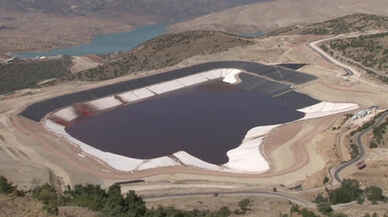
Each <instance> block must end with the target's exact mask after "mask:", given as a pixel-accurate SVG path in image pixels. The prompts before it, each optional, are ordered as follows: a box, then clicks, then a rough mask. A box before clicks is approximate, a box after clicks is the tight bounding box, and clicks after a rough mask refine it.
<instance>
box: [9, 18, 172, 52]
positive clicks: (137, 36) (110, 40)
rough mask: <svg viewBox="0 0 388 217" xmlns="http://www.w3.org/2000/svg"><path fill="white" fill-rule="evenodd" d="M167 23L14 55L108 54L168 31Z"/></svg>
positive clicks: (133, 46)
mask: <svg viewBox="0 0 388 217" xmlns="http://www.w3.org/2000/svg"><path fill="white" fill-rule="evenodd" d="M166 29H167V26H166V25H165V24H155V25H147V26H142V27H138V28H136V29H134V30H133V31H130V32H120V33H113V34H106V35H99V36H96V37H95V38H94V39H93V41H91V42H90V43H87V44H82V45H79V46H73V47H69V48H60V49H53V50H50V51H43V52H39V51H38V52H21V53H16V54H14V56H16V57H20V58H34V57H40V56H56V55H70V56H84V55H88V54H107V53H113V52H118V51H129V50H132V49H133V48H135V47H136V46H138V45H139V44H141V43H143V42H145V41H147V40H150V39H152V38H154V37H157V36H159V35H161V34H163V33H165V32H166Z"/></svg>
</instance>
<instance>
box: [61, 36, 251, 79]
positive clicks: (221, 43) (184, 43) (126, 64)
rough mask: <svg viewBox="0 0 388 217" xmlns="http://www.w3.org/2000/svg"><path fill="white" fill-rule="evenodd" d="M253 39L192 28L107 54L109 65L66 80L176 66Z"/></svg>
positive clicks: (97, 77)
mask: <svg viewBox="0 0 388 217" xmlns="http://www.w3.org/2000/svg"><path fill="white" fill-rule="evenodd" d="M251 44H253V42H252V41H250V40H246V39H242V38H240V37H237V36H234V35H230V34H227V33H223V32H215V31H190V32H183V33H176V34H167V35H163V36H159V37H156V38H154V39H152V40H149V41H147V42H145V43H143V44H141V45H140V46H138V47H137V48H135V49H134V50H133V51H131V52H121V53H118V54H111V55H105V56H103V58H104V59H105V60H106V62H107V63H106V64H104V65H101V66H99V67H97V68H93V69H89V70H86V71H82V72H80V73H77V74H69V75H67V76H66V77H65V79H66V80H83V81H99V80H106V79H112V78H116V77H119V76H123V75H127V74H129V73H134V72H139V71H148V70H154V69H160V68H164V67H168V66H173V65H175V64H177V63H179V62H181V61H183V60H185V59H187V58H190V57H193V56H196V55H206V54H213V53H218V52H222V51H226V50H228V49H229V48H233V47H240V46H247V45H251Z"/></svg>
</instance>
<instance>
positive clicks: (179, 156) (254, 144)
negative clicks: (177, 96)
mask: <svg viewBox="0 0 388 217" xmlns="http://www.w3.org/2000/svg"><path fill="white" fill-rule="evenodd" d="M241 72H242V71H241V70H238V69H215V70H211V71H207V72H204V73H200V74H196V75H190V76H186V77H182V78H179V79H176V80H172V81H167V82H163V83H160V84H156V85H152V86H148V87H144V88H141V89H137V90H133V91H128V92H125V93H121V94H118V95H116V96H110V97H104V98H101V99H97V100H93V101H90V102H87V103H86V105H88V106H89V107H88V108H92V109H97V110H98V111H99V110H105V109H111V108H113V107H116V106H119V105H122V104H126V103H130V102H135V101H139V100H144V99H146V98H148V97H152V96H154V95H158V94H162V93H165V92H168V91H174V90H177V89H180V88H184V87H187V86H191V85H195V84H199V83H203V82H206V81H208V80H213V79H219V78H222V79H223V81H224V82H226V83H231V84H235V83H238V82H239V78H238V75H239V74H240V73H241ZM355 109H358V105H356V104H351V103H330V102H320V103H317V104H315V105H312V106H308V107H305V108H302V109H299V110H298V111H300V112H303V113H305V116H304V117H303V118H301V119H299V120H296V121H300V120H306V119H312V118H319V117H323V116H328V115H332V114H337V113H342V112H347V111H350V110H355ZM79 115H80V111H77V109H76V108H75V107H73V106H70V107H66V108H63V109H61V110H59V111H56V112H53V113H52V114H50V115H48V116H47V117H46V118H45V119H44V120H43V124H44V126H45V128H46V129H48V130H49V131H50V132H53V133H54V134H55V135H57V136H59V137H63V138H65V139H66V140H67V141H68V142H70V143H72V144H75V145H78V146H79V147H80V149H81V150H82V151H83V152H84V153H86V154H89V155H91V156H93V157H97V158H98V159H100V160H102V161H103V162H104V163H106V164H107V165H109V166H111V167H112V168H114V169H116V170H121V171H139V170H145V169H152V168H158V167H169V166H179V165H181V166H193V167H199V168H202V169H208V170H216V171H223V172H232V173H262V172H265V171H267V170H269V169H270V167H269V163H268V161H267V159H265V157H264V156H263V154H262V153H261V151H260V145H261V144H262V143H263V140H264V138H265V136H266V135H267V134H268V133H269V132H270V131H271V130H272V129H274V128H276V127H278V126H281V124H278V125H268V126H257V127H254V128H252V129H250V130H249V131H248V132H247V134H246V135H245V137H244V139H243V141H242V143H241V144H240V145H239V146H238V147H237V148H235V149H232V150H229V151H228V152H227V157H228V159H229V161H228V162H227V163H226V164H224V165H215V164H210V163H207V162H205V161H203V160H201V159H199V158H196V157H194V156H192V155H190V154H189V153H187V152H184V151H178V152H176V153H173V154H172V155H171V156H161V157H158V158H153V159H135V158H129V157H125V156H122V155H118V154H113V153H109V152H104V151H101V150H99V149H96V148H94V147H92V146H90V145H88V144H85V143H83V142H81V141H79V140H77V139H75V138H74V137H72V136H71V135H69V134H68V133H67V132H66V130H65V128H66V126H67V125H66V124H67V123H70V122H71V121H72V120H74V119H76V118H78V117H79ZM288 123H289V122H288Z"/></svg>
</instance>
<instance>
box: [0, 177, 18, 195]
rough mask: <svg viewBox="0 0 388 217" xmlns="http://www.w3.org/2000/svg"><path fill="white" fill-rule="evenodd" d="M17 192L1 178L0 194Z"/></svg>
mask: <svg viewBox="0 0 388 217" xmlns="http://www.w3.org/2000/svg"><path fill="white" fill-rule="evenodd" d="M15 190H16V187H15V186H14V185H12V183H10V182H8V180H7V179H6V178H5V177H4V176H0V194H10V193H12V192H14V191H15Z"/></svg>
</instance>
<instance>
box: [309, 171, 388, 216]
mask: <svg viewBox="0 0 388 217" xmlns="http://www.w3.org/2000/svg"><path fill="white" fill-rule="evenodd" d="M325 195H326V196H324V194H323V193H320V194H318V195H317V196H316V198H315V200H314V202H315V203H317V206H318V210H319V211H320V212H321V213H322V214H324V215H331V216H332V215H333V209H332V208H331V206H332V205H336V204H343V203H349V202H353V201H357V202H358V203H359V204H363V203H364V201H365V199H367V200H368V201H370V202H372V204H377V203H378V202H386V200H387V198H386V197H385V196H384V195H383V190H382V189H381V188H380V187H378V186H369V187H367V188H365V189H361V187H360V183H359V182H358V181H357V180H355V179H345V180H343V182H342V183H341V186H340V187H339V188H336V189H333V190H329V189H326V192H325Z"/></svg>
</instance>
